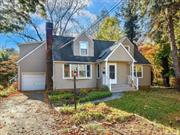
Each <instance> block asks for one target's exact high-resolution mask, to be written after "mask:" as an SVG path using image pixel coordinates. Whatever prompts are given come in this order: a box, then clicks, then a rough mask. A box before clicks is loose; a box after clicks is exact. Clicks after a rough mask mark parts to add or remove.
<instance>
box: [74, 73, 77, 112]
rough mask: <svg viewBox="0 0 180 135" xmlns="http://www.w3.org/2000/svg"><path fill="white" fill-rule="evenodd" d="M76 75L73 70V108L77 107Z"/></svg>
mask: <svg viewBox="0 0 180 135" xmlns="http://www.w3.org/2000/svg"><path fill="white" fill-rule="evenodd" d="M76 76H77V71H74V108H75V110H76V109H77V101H76V100H77V92H76Z"/></svg>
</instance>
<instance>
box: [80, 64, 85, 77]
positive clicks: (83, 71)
mask: <svg viewBox="0 0 180 135" xmlns="http://www.w3.org/2000/svg"><path fill="white" fill-rule="evenodd" d="M79 77H86V66H85V65H82V64H81V65H79Z"/></svg>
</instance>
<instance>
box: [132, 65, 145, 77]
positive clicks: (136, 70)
mask: <svg viewBox="0 0 180 135" xmlns="http://www.w3.org/2000/svg"><path fill="white" fill-rule="evenodd" d="M136 66H140V67H141V75H142V76H141V77H138V76H137V69H136V70H135V71H136V76H135V77H137V78H143V75H144V74H143V65H141V64H135V65H134V67H135V68H137V67H136ZM133 70H134V69H133Z"/></svg>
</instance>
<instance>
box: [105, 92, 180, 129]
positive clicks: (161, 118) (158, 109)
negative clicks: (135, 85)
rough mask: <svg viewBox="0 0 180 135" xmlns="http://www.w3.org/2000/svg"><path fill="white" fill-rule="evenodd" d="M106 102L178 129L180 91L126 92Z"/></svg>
mask: <svg viewBox="0 0 180 135" xmlns="http://www.w3.org/2000/svg"><path fill="white" fill-rule="evenodd" d="M107 104H108V105H109V106H111V107H115V108H118V109H122V110H125V111H128V112H132V113H136V114H139V115H141V116H143V117H146V118H148V119H149V120H153V121H156V122H159V123H162V124H164V125H168V126H172V127H175V128H179V129H180V92H178V91H176V90H174V89H152V90H146V91H145V90H144V91H143V90H140V91H137V92H126V93H125V94H124V96H123V97H122V98H120V99H117V100H113V101H109V102H107Z"/></svg>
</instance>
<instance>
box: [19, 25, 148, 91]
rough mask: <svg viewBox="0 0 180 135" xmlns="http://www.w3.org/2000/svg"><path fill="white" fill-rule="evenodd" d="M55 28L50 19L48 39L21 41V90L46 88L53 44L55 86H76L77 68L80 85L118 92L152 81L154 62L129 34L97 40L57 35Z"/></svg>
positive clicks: (79, 86) (70, 87)
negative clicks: (151, 63) (152, 62)
mask: <svg viewBox="0 0 180 135" xmlns="http://www.w3.org/2000/svg"><path fill="white" fill-rule="evenodd" d="M52 30H53V28H52V25H51V24H49V23H47V24H46V32H47V34H46V35H47V36H46V38H47V39H46V41H43V42H35V43H25V44H21V45H19V48H20V59H19V60H18V62H17V65H18V81H19V89H20V90H44V89H45V86H46V75H47V74H46V73H48V72H49V69H48V72H47V66H48V65H49V66H50V64H47V63H48V61H50V60H47V50H48V48H52V49H50V53H49V54H50V55H52V56H51V57H52V60H51V61H50V62H51V63H52V73H51V74H52V75H50V76H51V77H52V84H53V90H66V89H73V86H74V83H73V73H74V71H77V88H96V87H101V86H102V85H107V86H108V87H109V88H110V90H111V91H113V92H116V91H126V90H135V89H139V87H144V86H146V87H147V86H150V85H151V65H150V63H149V62H148V61H147V60H146V59H145V58H144V56H143V55H142V54H141V53H140V52H139V51H138V49H137V47H136V45H134V44H133V43H131V41H130V40H129V39H128V38H126V37H124V38H122V39H121V40H120V41H118V42H114V41H104V40H96V39H93V38H91V37H90V36H88V35H87V34H85V33H84V34H81V35H79V36H77V37H65V36H55V35H52ZM51 77H49V78H50V79H51Z"/></svg>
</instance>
